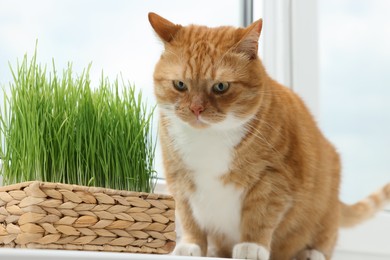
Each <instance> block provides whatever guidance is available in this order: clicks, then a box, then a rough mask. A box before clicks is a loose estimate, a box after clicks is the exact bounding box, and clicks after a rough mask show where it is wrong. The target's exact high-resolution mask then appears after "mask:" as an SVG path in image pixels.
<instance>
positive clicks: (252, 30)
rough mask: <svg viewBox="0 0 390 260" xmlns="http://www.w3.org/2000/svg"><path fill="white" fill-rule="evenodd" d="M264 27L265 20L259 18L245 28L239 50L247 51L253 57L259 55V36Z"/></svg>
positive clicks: (238, 45) (238, 46)
mask: <svg viewBox="0 0 390 260" xmlns="http://www.w3.org/2000/svg"><path fill="white" fill-rule="evenodd" d="M262 27H263V20H262V19H260V20H257V21H256V22H254V23H252V24H251V25H249V26H248V27H247V28H245V29H244V30H243V33H242V35H243V36H242V38H241V40H240V41H239V42H238V44H237V49H236V50H237V51H238V52H241V53H245V54H246V55H248V57H250V58H251V59H254V58H256V57H257V50H258V46H259V37H260V33H261V28H262Z"/></svg>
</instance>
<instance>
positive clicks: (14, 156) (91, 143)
mask: <svg viewBox="0 0 390 260" xmlns="http://www.w3.org/2000/svg"><path fill="white" fill-rule="evenodd" d="M52 67H53V71H52V72H47V71H46V67H42V66H41V65H40V64H38V63H37V60H36V52H35V54H34V56H33V58H32V59H31V61H30V62H28V60H27V56H25V57H24V59H23V61H22V62H21V64H19V63H18V64H17V69H16V70H14V69H12V67H11V71H12V75H13V82H12V83H11V84H10V90H11V94H10V95H7V94H6V92H5V91H4V97H5V98H4V102H3V103H4V104H3V105H2V106H1V108H0V110H1V113H0V159H1V160H2V162H3V167H2V170H1V171H2V172H1V173H2V175H3V181H4V184H5V185H8V184H13V183H18V182H24V181H32V180H40V181H47V182H61V183H67V184H77V185H87V186H96V187H106V188H113V189H119V190H132V191H145V192H152V190H153V187H154V180H155V177H156V176H155V171H154V168H153V167H154V156H155V143H156V142H155V138H154V137H153V136H152V115H153V109H149V107H148V106H147V104H146V103H145V102H143V99H142V94H141V92H138V94H137V93H136V91H135V87H134V86H132V85H131V84H129V83H127V84H125V83H124V82H123V80H121V81H119V80H118V79H117V80H115V81H114V82H110V81H109V80H108V79H107V78H104V76H102V78H101V81H100V84H99V86H98V88H95V90H93V89H94V88H92V87H91V81H90V79H89V70H90V66H89V67H88V68H87V69H85V70H84V71H83V72H82V74H81V75H79V76H74V73H73V72H72V66H71V65H70V64H69V65H68V67H67V68H66V69H65V70H64V71H63V73H62V77H59V76H58V75H57V72H56V69H55V64H54V61H53V65H52ZM119 89H122V91H119Z"/></svg>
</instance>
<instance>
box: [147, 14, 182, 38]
mask: <svg viewBox="0 0 390 260" xmlns="http://www.w3.org/2000/svg"><path fill="white" fill-rule="evenodd" d="M148 18H149V22H150V24H151V25H152V27H153V29H154V31H155V32H156V33H157V35H158V36H159V37H160V38H161V40H162V41H164V43H169V42H171V41H172V39H173V38H174V37H175V35H176V33H177V32H178V31H179V30H180V29H181V28H182V26H181V25H178V24H174V23H172V22H170V21H168V20H167V19H165V18H163V17H161V16H159V15H158V14H155V13H149V14H148Z"/></svg>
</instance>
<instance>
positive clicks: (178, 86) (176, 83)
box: [173, 80, 187, 91]
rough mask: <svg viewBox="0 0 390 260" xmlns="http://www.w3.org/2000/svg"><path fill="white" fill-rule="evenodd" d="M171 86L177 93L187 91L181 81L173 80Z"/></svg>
mask: <svg viewBox="0 0 390 260" xmlns="http://www.w3.org/2000/svg"><path fill="white" fill-rule="evenodd" d="M173 86H174V87H175V89H177V90H179V91H185V90H187V85H186V84H185V83H184V82H183V81H180V80H174V81H173Z"/></svg>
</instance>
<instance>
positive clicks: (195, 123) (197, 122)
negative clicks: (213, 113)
mask: <svg viewBox="0 0 390 260" xmlns="http://www.w3.org/2000/svg"><path fill="white" fill-rule="evenodd" d="M188 124H190V125H191V126H192V127H194V128H199V129H202V128H207V127H209V126H210V123H208V122H207V121H205V120H204V119H203V118H202V116H194V117H193V119H192V120H190V121H189V122H188Z"/></svg>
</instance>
